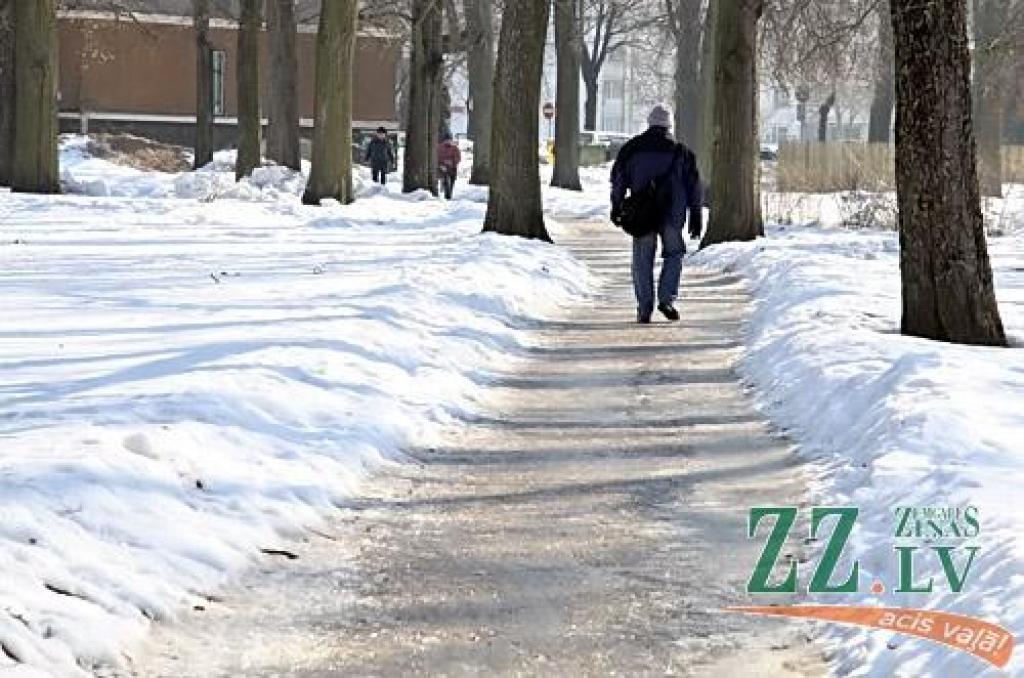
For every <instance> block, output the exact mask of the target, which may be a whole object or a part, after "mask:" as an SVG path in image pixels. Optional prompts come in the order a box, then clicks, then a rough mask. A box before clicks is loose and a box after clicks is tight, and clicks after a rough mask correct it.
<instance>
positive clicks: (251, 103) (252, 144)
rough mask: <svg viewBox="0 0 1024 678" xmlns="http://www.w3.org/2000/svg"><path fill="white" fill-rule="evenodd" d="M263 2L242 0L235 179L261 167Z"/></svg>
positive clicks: (239, 33) (260, 0)
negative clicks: (261, 31)
mask: <svg viewBox="0 0 1024 678" xmlns="http://www.w3.org/2000/svg"><path fill="white" fill-rule="evenodd" d="M262 4H263V3H262V0H242V19H241V21H240V22H239V26H238V69H237V73H238V82H237V85H238V158H237V159H236V160H235V179H241V178H242V177H247V176H250V175H251V174H252V171H253V170H254V169H256V168H257V167H258V166H259V164H260V132H261V123H260V29H261V24H262V19H261V16H260V15H261V11H260V8H261V5H262Z"/></svg>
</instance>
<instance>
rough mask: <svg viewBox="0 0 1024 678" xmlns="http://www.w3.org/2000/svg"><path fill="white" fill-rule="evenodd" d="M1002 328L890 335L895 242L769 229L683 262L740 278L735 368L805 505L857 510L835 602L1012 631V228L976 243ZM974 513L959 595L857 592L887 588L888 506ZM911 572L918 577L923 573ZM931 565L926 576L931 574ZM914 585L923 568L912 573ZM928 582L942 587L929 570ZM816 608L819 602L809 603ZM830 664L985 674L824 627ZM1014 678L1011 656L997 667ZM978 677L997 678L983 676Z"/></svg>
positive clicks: (1023, 354)
mask: <svg viewBox="0 0 1024 678" xmlns="http://www.w3.org/2000/svg"><path fill="white" fill-rule="evenodd" d="M990 246H991V251H992V255H993V266H994V268H995V271H996V277H997V286H998V295H999V298H1000V302H1001V310H1002V314H1003V319H1004V321H1005V323H1006V325H1007V329H1008V331H1009V333H1010V334H1011V336H1012V337H1013V340H1014V342H1015V345H1016V346H1017V348H1013V349H1009V350H1007V349H989V348H972V347H963V346H951V345H946V344H940V343H935V342H929V341H923V340H919V339H913V338H908V337H903V336H900V335H899V333H898V324H899V313H900V298H899V293H900V286H899V274H898V270H899V269H898V240H897V236H896V234H895V233H885V232H878V231H860V232H853V231H848V230H841V229H820V228H781V227H779V228H773V229H771V230H770V232H769V237H768V238H767V239H763V240H760V241H758V242H756V243H749V244H731V245H725V246H719V247H714V248H711V249H709V250H707V251H704V252H702V253H700V254H699V255H697V256H696V257H695V261H696V262H697V263H700V264H703V265H705V266H709V267H714V268H717V269H720V270H722V271H727V272H736V273H738V274H741V275H743V276H744V277H745V278H746V279H747V280H748V281H749V283H750V286H751V287H752V289H753V292H754V295H755V297H756V310H755V313H754V315H753V318H752V320H751V323H750V326H749V328H748V332H747V336H746V341H747V346H748V350H747V352H746V354H745V356H744V358H743V360H742V365H741V369H742V372H743V374H744V375H745V377H746V378H748V379H749V380H750V381H751V382H752V383H753V384H754V385H755V387H756V392H757V393H758V398H759V401H760V403H761V405H762V406H763V407H764V408H765V409H766V410H767V412H768V413H769V414H770V415H771V417H772V419H773V420H774V421H776V422H777V423H779V424H781V425H783V426H785V427H787V428H788V429H790V430H791V432H792V434H793V435H794V436H795V438H796V439H797V440H798V441H799V442H800V443H801V447H802V450H803V452H804V453H805V454H806V455H808V456H809V457H811V458H813V459H814V460H815V461H816V463H815V464H813V465H812V468H814V469H817V470H818V472H819V473H818V477H817V481H816V484H815V488H814V491H815V494H816V497H815V498H816V500H817V501H818V502H820V503H821V504H825V505H856V506H859V507H861V509H862V516H861V519H860V523H859V524H858V528H857V530H858V532H857V537H856V543H855V544H854V545H853V551H854V555H855V556H856V557H858V558H859V559H860V562H861V569H862V574H861V581H862V593H861V594H860V596H858V597H856V598H855V599H854V598H850V599H849V600H846V601H845V602H850V603H854V602H856V603H861V604H884V605H888V606H904V607H934V608H938V609H942V610H946V611H951V612H960V613H963V614H969V615H977V616H981V617H984V618H988V619H990V620H992V621H995V622H997V623H1000V624H1002V625H1003V626H1005V627H1006V628H1008V629H1011V630H1012V631H1014V632H1017V633H1019V632H1020V631H1021V629H1024V540H1022V539H1021V534H1024V515H1022V514H1021V513H1020V512H1019V511H1017V510H1016V508H1017V498H1018V497H1019V496H1020V485H1021V482H1022V481H1024V450H1021V448H1020V441H1021V440H1024V349H1022V348H1021V346H1024V233H1020V232H1018V233H1017V234H1016V235H1015V236H1013V237H1000V238H993V239H991V240H990ZM968 504H973V505H975V506H978V507H979V508H980V510H981V522H982V535H981V538H980V539H981V544H982V551H981V553H980V555H979V556H978V559H977V562H976V563H975V565H974V569H973V570H972V573H971V577H970V580H969V582H968V584H967V587H966V588H965V590H964V593H963V594H962V595H953V594H949V593H942V592H940V589H941V591H948V587H947V586H946V585H945V584H944V583H943V585H942V586H939V585H938V583H937V585H936V586H937V588H936V593H935V594H933V595H925V596H907V595H894V594H891V593H885V594H882V595H879V596H875V595H872V594H870V593H868V592H867V587H868V586H870V584H871V582H872V581H874V580H875V579H880V580H881V581H883V582H885V583H886V584H887V587H888V589H889V590H891V589H892V588H895V585H896V583H897V581H898V577H897V574H896V567H895V565H896V562H895V558H894V552H893V550H892V547H893V545H894V542H893V526H894V525H893V520H894V515H893V513H892V510H893V509H894V508H895V507H896V506H922V507H927V506H936V507H944V506H953V507H955V506H963V505H968ZM922 570H923V567H922ZM936 570H938V571H936ZM921 574H922V575H924V574H925V573H924V572H922V573H921ZM928 574H934V575H935V576H936V577H937V578H938V579H937V582H939V581H943V580H942V573H941V569H938V568H937V566H936V567H933V568H932V570H931V571H930V572H928ZM824 602H831V601H824ZM826 632H827V634H828V637H829V638H831V639H832V640H834V641H836V648H837V653H838V654H837V659H836V668H837V670H838V672H839V673H840V674H841V675H853V676H966V675H979V674H984V671H983V668H984V665H982V664H981V663H979V662H978V660H976V659H974V658H972V657H969V656H966V655H962V654H959V653H956V652H953V651H950V650H948V649H945V648H943V647H941V646H938V645H933V644H930V643H928V642H925V641H921V640H916V639H910V638H906V637H902V636H890V635H889V634H885V633H881V632H877V631H857V630H851V629H845V628H839V627H829V628H828V629H827V631H826ZM1008 671H1009V673H1010V674H1013V675H1017V674H1020V673H1022V672H1024V656H1022V653H1021V652H1020V651H1018V652H1017V657H1016V659H1015V660H1014V661H1013V663H1012V665H1011V666H1010V667H1009V669H1008ZM993 675H999V674H996V673H995V672H993Z"/></svg>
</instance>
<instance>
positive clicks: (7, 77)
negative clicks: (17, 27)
mask: <svg viewBox="0 0 1024 678" xmlns="http://www.w3.org/2000/svg"><path fill="white" fill-rule="evenodd" d="M13 130H14V0H0V186H7V185H8V184H9V183H10V182H11V152H12V150H13V149H12V148H11V144H12V143H14V137H13Z"/></svg>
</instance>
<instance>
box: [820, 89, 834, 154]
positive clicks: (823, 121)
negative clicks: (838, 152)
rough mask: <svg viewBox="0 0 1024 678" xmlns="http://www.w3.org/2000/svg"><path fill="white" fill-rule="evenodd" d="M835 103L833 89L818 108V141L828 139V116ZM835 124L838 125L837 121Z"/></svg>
mask: <svg viewBox="0 0 1024 678" xmlns="http://www.w3.org/2000/svg"><path fill="white" fill-rule="evenodd" d="M835 105H836V93H835V91H833V92H832V93H831V94H829V95H828V98H827V99H825V101H824V103H822V104H821V106H820V107H819V108H818V141H819V142H820V143H825V142H826V141H828V116H829V114H830V113H831V112H832V107H833V106H835ZM836 126H837V127H838V123H837V125H836Z"/></svg>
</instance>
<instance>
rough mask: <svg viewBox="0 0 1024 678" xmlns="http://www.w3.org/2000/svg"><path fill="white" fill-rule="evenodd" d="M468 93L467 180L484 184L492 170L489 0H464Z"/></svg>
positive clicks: (491, 42) (491, 33)
mask: <svg viewBox="0 0 1024 678" xmlns="http://www.w3.org/2000/svg"><path fill="white" fill-rule="evenodd" d="M465 9H466V33H467V34H468V36H469V45H468V47H467V57H466V58H467V61H468V67H469V68H468V70H469V97H470V100H471V101H472V102H473V109H472V112H471V114H470V125H469V127H470V131H471V134H472V138H473V171H472V174H471V175H470V178H469V183H471V184H476V185H478V186H486V185H487V183H488V176H489V174H490V170H491V115H492V111H493V110H494V28H493V27H492V26H491V0H465Z"/></svg>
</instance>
